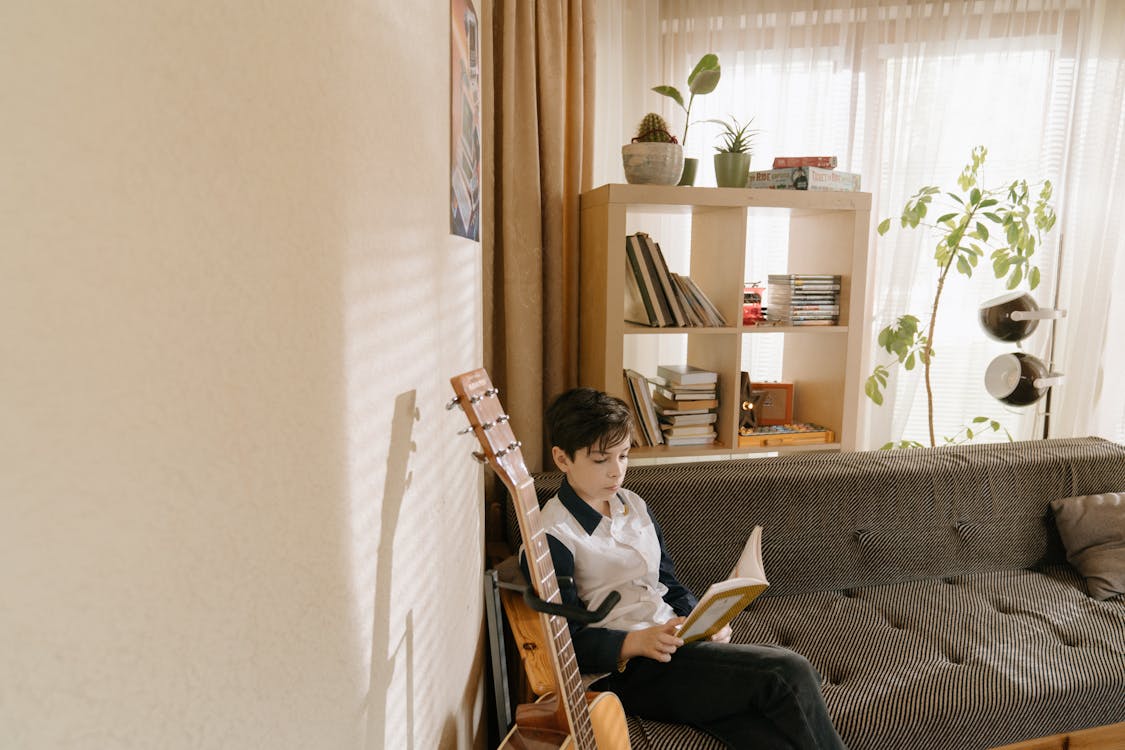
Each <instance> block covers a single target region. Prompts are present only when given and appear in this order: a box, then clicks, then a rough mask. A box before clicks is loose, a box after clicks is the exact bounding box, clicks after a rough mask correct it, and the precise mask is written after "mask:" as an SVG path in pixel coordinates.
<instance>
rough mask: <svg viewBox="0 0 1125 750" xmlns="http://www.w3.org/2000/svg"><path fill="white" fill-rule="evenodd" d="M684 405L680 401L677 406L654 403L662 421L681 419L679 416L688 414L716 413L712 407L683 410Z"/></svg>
mask: <svg viewBox="0 0 1125 750" xmlns="http://www.w3.org/2000/svg"><path fill="white" fill-rule="evenodd" d="M683 403H684V402H683V401H680V402H678V403H677V405H676V406H664V405H662V404H656V403H655V402H654V406H655V408H656V414H657V416H659V417H660V418H661V419H665V418H668V417H679V416H683V415H686V414H713V413H714V412H712V411H711V409H710V407H702V408H691V409H685V408H683Z"/></svg>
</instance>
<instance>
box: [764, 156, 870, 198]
mask: <svg viewBox="0 0 1125 750" xmlns="http://www.w3.org/2000/svg"><path fill="white" fill-rule="evenodd" d="M860 182H861V180H860V176H859V175H858V174H857V173H855V172H841V171H838V170H837V169H836V157H835V156H779V157H777V158H775V159H774V160H773V169H762V170H758V171H756V172H751V173H750V178H749V180H748V181H747V183H746V187H752V188H768V189H772V190H859V189H860Z"/></svg>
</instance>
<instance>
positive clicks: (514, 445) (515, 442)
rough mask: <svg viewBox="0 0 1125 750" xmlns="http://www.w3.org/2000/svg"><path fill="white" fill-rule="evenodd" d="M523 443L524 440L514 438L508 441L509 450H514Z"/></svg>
mask: <svg viewBox="0 0 1125 750" xmlns="http://www.w3.org/2000/svg"><path fill="white" fill-rule="evenodd" d="M521 445H523V441H522V440H513V441H512V442H510V443H508V450H510V451H514V450H515V449H516V448H519V447H520V446H521Z"/></svg>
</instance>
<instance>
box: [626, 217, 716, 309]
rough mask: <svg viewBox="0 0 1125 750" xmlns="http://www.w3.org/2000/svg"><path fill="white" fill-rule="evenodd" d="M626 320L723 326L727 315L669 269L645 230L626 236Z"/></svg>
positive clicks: (691, 282) (683, 277)
mask: <svg viewBox="0 0 1125 750" xmlns="http://www.w3.org/2000/svg"><path fill="white" fill-rule="evenodd" d="M625 261H626V268H625V320H626V321H628V322H630V323H637V324H639V325H643V326H653V327H660V328H666V327H676V328H689V327H723V326H726V324H727V321H726V318H724V317H723V315H722V313H720V312H719V309H718V308H717V307H715V305H714V304H713V303H712V302H711V300H710V298H708V296H707V295H706V294H704V293H703V290H702V289H700V288H699V286H698V285H697V284H696V283H695V282H694V281H692V280H691V278H689V277H687V276H682V275H680V274H677V273H672V272H671V271H669V270H668V264H667V263H666V262H665V260H664V254H663V253H662V252H661V251H660V245H659V244H657V243H656V242H654V241H653V239H652V237H650V236H649V235H647V234H645V233H644V232H637V233H636V234H631V235H629V236H628V237H626V238H625Z"/></svg>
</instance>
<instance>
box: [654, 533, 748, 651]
mask: <svg viewBox="0 0 1125 750" xmlns="http://www.w3.org/2000/svg"><path fill="white" fill-rule="evenodd" d="M769 585H770V583H769V581H768V580H767V579H766V571H765V566H764V565H763V564H762V527H761V526H755V527H754V530H753V531H751V532H750V538H749V539H747V540H746V544H745V546H744V547H743V548H742V554H741V555H739V557H738V560H737V562H735V564H734V568H733V569H732V570H731V572H730V576H729V577H728V578H727V580H725V581H719V582H718V583H713V584H711V585H710V586H709V587H708V588H707V591H705V592H704V594H703V596H702V597H700V599H699V604H697V605H695V608H694V609H693V610H692V611H691V613H690V614H689V615H688V616H687V619H686V620H684V623H683V624H682V625H680V629H679V630H678V631H677V633H676V634H677V635H678V636H679V637H680V638H683V639H684V642H685V643H691V642H692V641H699V640H702V639H704V638H710V637H711V636H712V635H714V634H715V633H717V632H719V631H720V630H722V628H723V626H725V625H726V624H727V623H729V622H730V621H731V620H733V619H734V618H735V616H737V615H738V613H739V612H741V611H742V610H744V609H746V607H747V606H749V604H750V602H752V601H754V600H755V599H757V598H758V597H759V596H760V595H761V594H762V592H763V591H765V590H766V589H767V588H768V587H769Z"/></svg>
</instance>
